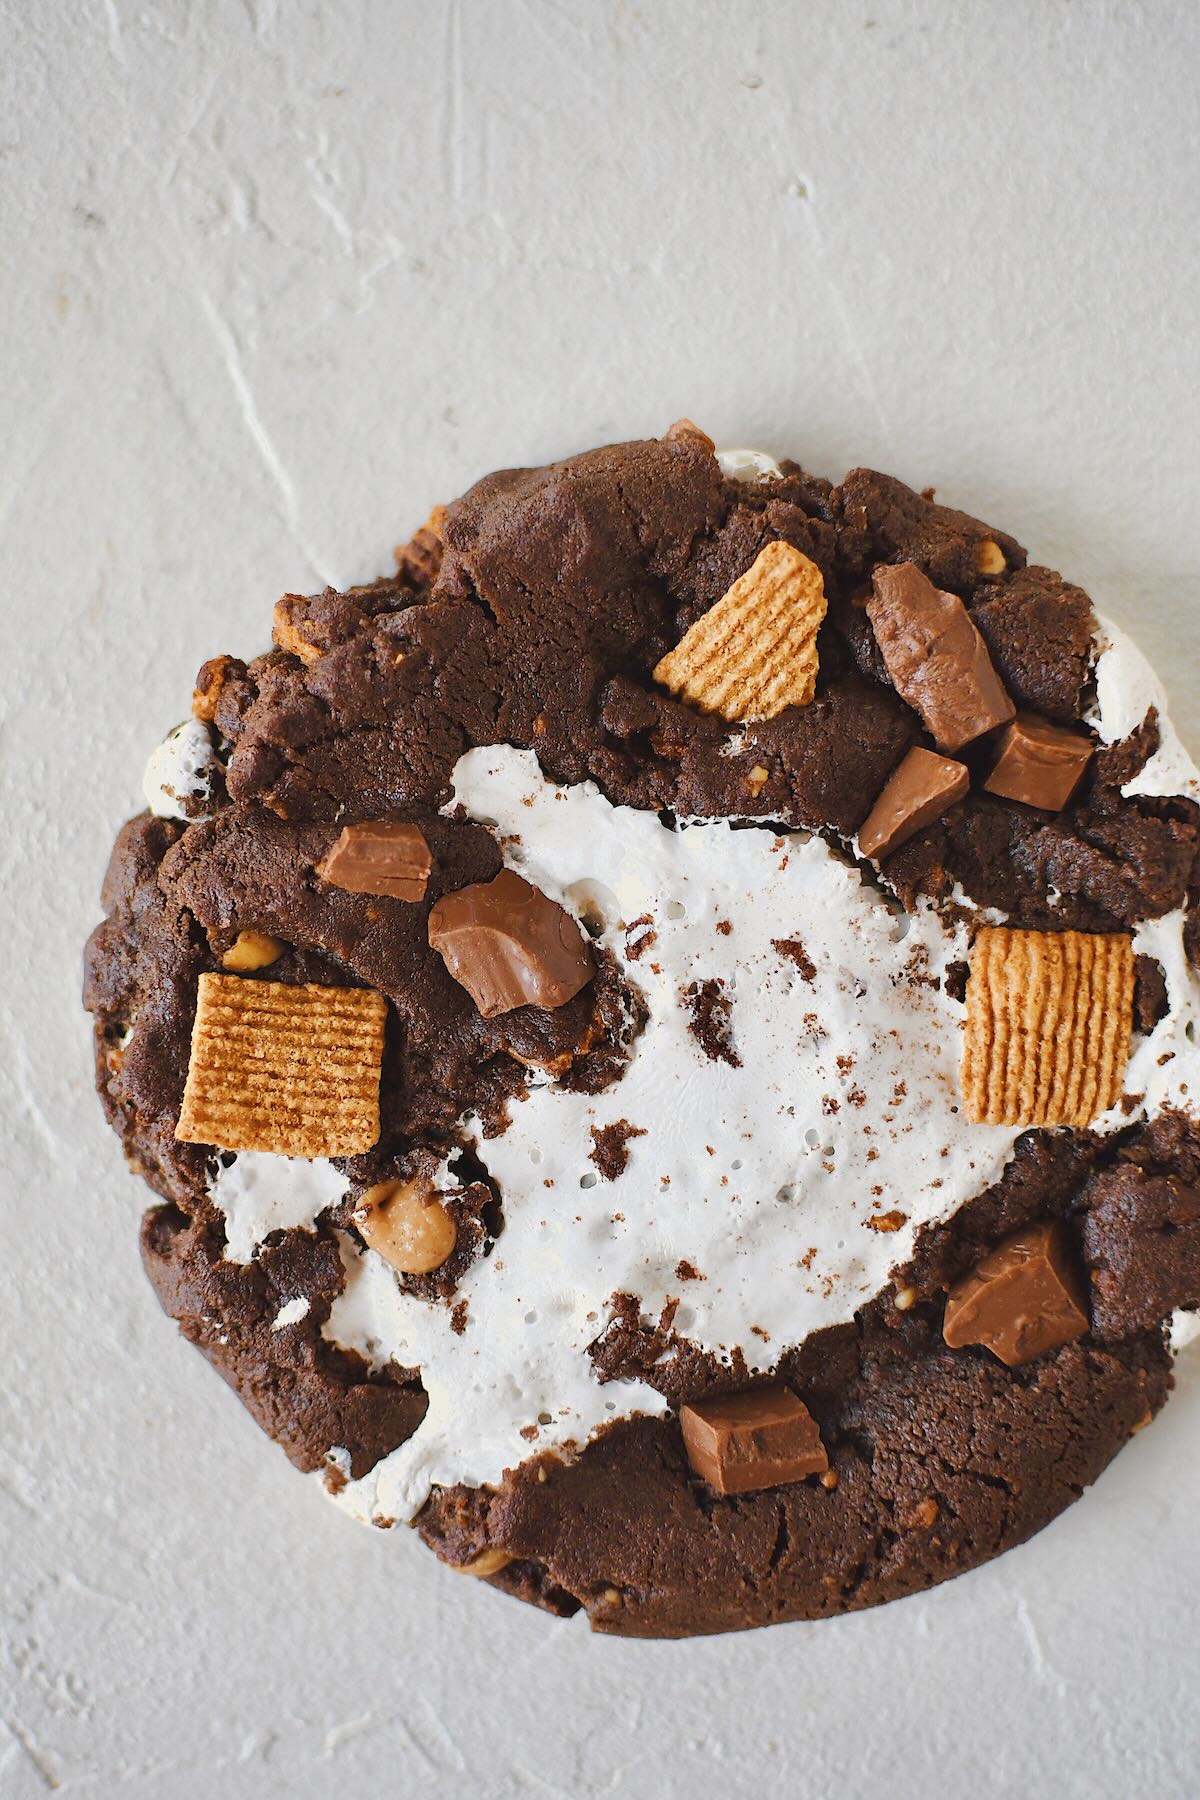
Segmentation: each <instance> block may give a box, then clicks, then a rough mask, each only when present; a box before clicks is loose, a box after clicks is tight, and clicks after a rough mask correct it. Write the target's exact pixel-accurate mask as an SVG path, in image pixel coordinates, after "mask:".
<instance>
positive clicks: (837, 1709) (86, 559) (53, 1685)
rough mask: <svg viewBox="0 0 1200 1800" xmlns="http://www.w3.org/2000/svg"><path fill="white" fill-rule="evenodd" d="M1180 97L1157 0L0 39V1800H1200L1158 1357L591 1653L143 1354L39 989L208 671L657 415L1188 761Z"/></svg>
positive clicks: (115, 1185) (200, 15)
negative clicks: (1000, 1461)
mask: <svg viewBox="0 0 1200 1800" xmlns="http://www.w3.org/2000/svg"><path fill="white" fill-rule="evenodd" d="M1198 61H1200V9H1197V8H1196V7H1194V6H1193V5H1191V4H1190V3H1189V0H1177V3H1176V4H1167V3H1165V0H1164V3H1161V4H1152V3H1148V4H1144V5H1137V4H1132V3H1129V4H1120V5H1118V4H1101V3H1099V0H1007V3H1005V0H997V3H994V4H992V3H985V0H979V3H978V4H975V5H970V4H961V5H953V4H945V3H943V4H921V3H920V0H835V3H833V4H830V3H829V0H821V3H820V4H816V3H814V0H803V3H796V4H782V3H781V4H752V3H750V0H742V3H741V4H739V5H737V6H736V7H735V6H732V5H729V4H727V3H726V0H711V3H702V0H697V3H694V4H684V3H675V0H643V3H642V4H621V3H615V0H614V3H612V4H604V3H598V0H574V3H572V0H561V3H555V0H526V3H525V4H514V3H510V0H490V3H487V0H462V3H460V4H438V3H437V0H425V3H422V0H404V3H400V0H395V3H390V4H389V3H388V0H374V3H372V0H351V3H345V4H335V0H328V4H324V5H322V4H316V3H313V0H309V3H307V4H303V3H292V0H240V3H239V0H90V3H87V0H0V228H2V229H0V258H2V263H0V266H2V268H3V285H2V287H0V339H2V356H0V421H2V427H3V428H2V429H0V548H2V554H3V562H2V576H0V593H2V595H3V599H2V602H0V605H2V617H3V626H4V630H3V635H2V639H0V758H2V778H3V793H2V795H0V821H2V830H0V878H2V881H3V886H4V908H3V917H2V926H3V929H2V931H0V945H2V954H3V975H2V977H0V1103H2V1107H3V1135H2V1138H0V1170H2V1171H3V1174H2V1177H0V1185H2V1189H3V1213H2V1215H0V1793H2V1794H3V1795H4V1796H5V1800H8V1796H17V1797H19V1800H25V1797H26V1796H34V1797H36V1796H40V1795H42V1794H43V1793H44V1792H52V1791H59V1792H63V1793H68V1794H74V1793H79V1794H82V1795H129V1796H160V1795H161V1796H165V1797H167V1800H191V1797H193V1796H195V1797H197V1800H213V1797H217V1800H223V1797H224V1796H253V1797H254V1800H261V1797H264V1796H275V1795H280V1796H282V1795H288V1796H301V1797H303V1796H309V1795H318V1794H319V1795H327V1794H336V1793H340V1792H346V1793H354V1794H368V1795H369V1794H371V1793H372V1792H380V1793H383V1794H387V1795H389V1796H390V1795H401V1796H404V1795H410V1794H411V1795H417V1794H419V1795H421V1796H423V1797H426V1796H427V1797H428V1800H458V1797H459V1796H474V1795H478V1796H483V1797H486V1800H491V1797H493V1796H494V1797H496V1800H502V1797H507V1796H524V1795H532V1796H543V1795H547V1796H571V1797H572V1800H574V1797H576V1796H583V1797H590V1796H596V1795H606V1794H614V1795H632V1796H637V1797H641V1796H645V1797H647V1800H675V1797H679V1800H684V1797H686V1800H692V1797H693V1796H696V1795H703V1796H706V1797H707V1796H712V1797H713V1800H725V1797H726V1796H746V1797H747V1800H749V1797H751V1796H754V1797H755V1800H757V1797H758V1796H763V1795H767V1796H771V1795H781V1796H783V1795H786V1796H797V1795H798V1796H824V1795H831V1796H839V1797H840V1796H857V1795H867V1794H872V1795H874V1794H885V1795H889V1796H901V1797H907V1796H909V1795H917V1794H920V1793H924V1792H926V1791H934V1792H944V1793H947V1794H953V1795H959V1794H986V1795H991V1794H1006V1795H1007V1794H1014V1795H1016V1794H1020V1795H1023V1796H1028V1795H1035V1796H1040V1795H1042V1794H1045V1795H1053V1796H1054V1800H1069V1797H1073V1796H1081V1797H1082V1796H1089V1797H1091V1796H1096V1795H1102V1796H1107V1795H1112V1796H1121V1797H1123V1796H1126V1795H1129V1794H1133V1793H1139V1794H1148V1795H1155V1796H1176V1795H1180V1796H1182V1795H1191V1794H1194V1793H1195V1791H1196V1790H1195V1782H1196V1775H1195V1761H1196V1753H1197V1736H1198V1732H1197V1724H1198V1719H1200V1706H1198V1702H1197V1689H1198V1686H1200V1652H1198V1649H1197V1642H1198V1639H1197V1631H1196V1626H1195V1623H1194V1602H1195V1598H1196V1595H1197V1591H1198V1577H1200V1547H1198V1536H1197V1531H1196V1518H1197V1496H1198V1494H1200V1468H1198V1467H1197V1454H1196V1453H1197V1449H1198V1448H1200V1367H1197V1368H1190V1369H1183V1370H1181V1380H1180V1388H1179V1392H1178V1394H1177V1396H1176V1398H1175V1399H1174V1401H1173V1403H1172V1404H1171V1406H1170V1407H1169V1408H1168V1411H1167V1414H1166V1415H1165V1417H1164V1418H1163V1419H1162V1420H1161V1421H1160V1422H1159V1423H1158V1424H1157V1425H1156V1426H1155V1427H1154V1429H1153V1430H1151V1431H1148V1432H1146V1433H1145V1434H1144V1435H1143V1436H1142V1437H1140V1438H1139V1439H1138V1440H1137V1441H1136V1442H1135V1443H1134V1444H1133V1445H1132V1446H1131V1447H1130V1448H1129V1449H1128V1450H1127V1451H1126V1452H1125V1453H1124V1454H1123V1455H1122V1457H1121V1458H1120V1461H1119V1464H1118V1465H1117V1467H1115V1468H1114V1469H1113V1470H1112V1471H1111V1472H1110V1473H1109V1474H1108V1475H1107V1476H1105V1478H1104V1479H1103V1480H1102V1481H1101V1482H1100V1484H1099V1486H1098V1488H1097V1489H1096V1490H1094V1491H1093V1492H1092V1493H1091V1495H1090V1496H1089V1497H1088V1498H1087V1499H1086V1500H1085V1501H1084V1502H1083V1503H1082V1504H1081V1505H1079V1506H1077V1507H1076V1508H1075V1509H1074V1510H1073V1511H1072V1512H1071V1513H1070V1514H1069V1515H1068V1516H1067V1517H1066V1518H1064V1519H1063V1520H1062V1521H1060V1522H1059V1523H1058V1524H1057V1525H1056V1526H1053V1527H1052V1528H1051V1529H1050V1530H1049V1531H1047V1532H1046V1533H1044V1534H1043V1535H1042V1536H1041V1537H1040V1538H1039V1539H1038V1540H1036V1541H1035V1542H1034V1543H1033V1544H1031V1545H1029V1546H1028V1547H1027V1548H1025V1549H1023V1550H1020V1551H1017V1552H1015V1553H1013V1554H1011V1555H1009V1556H1007V1557H1005V1558H1004V1559H1003V1560H1002V1561H1001V1562H1000V1563H998V1564H994V1565H993V1566H992V1567H990V1568H988V1569H986V1570H984V1571H982V1572H981V1573H979V1574H976V1575H972V1576H969V1577H967V1578H965V1579H963V1580H960V1581H958V1582H955V1583H953V1584H952V1585H951V1586H949V1587H947V1588H944V1589H942V1590H941V1591H940V1592H939V1593H937V1594H935V1595H933V1596H931V1597H929V1598H925V1599H917V1600H911V1601H907V1602H904V1603H901V1604H900V1605H897V1606H894V1607H891V1608H888V1609H886V1610H885V1611H883V1612H879V1613H875V1614H866V1615H863V1616H861V1617H858V1618H853V1619H846V1620H842V1621H838V1622H835V1623H831V1624H825V1625H820V1626H816V1627H805V1626H792V1627H787V1628H783V1629H778V1630H775V1631H773V1632H770V1633H766V1634H762V1633H760V1634H756V1635H751V1636H748V1637H743V1638H740V1639H725V1640H714V1641H709V1642H700V1643H694V1644H689V1645H683V1646H672V1645H659V1644H622V1643H618V1642H615V1641H611V1640H605V1639H600V1638H597V1639H594V1640H593V1639H590V1638H589V1636H588V1634H587V1632H586V1630H585V1629H583V1628H582V1627H581V1626H579V1625H560V1624H555V1623H554V1622H553V1621H551V1620H548V1619H546V1618H543V1617H542V1616H540V1615H538V1614H537V1613H534V1612H532V1611H527V1610H524V1609H522V1608H521V1607H519V1606H517V1605H516V1604H514V1603H513V1602H511V1601H506V1600H504V1599H502V1598H501V1597H499V1596H497V1595H495V1594H493V1593H492V1592H491V1591H489V1590H488V1589H486V1588H484V1587H480V1586H478V1585H477V1584H475V1583H472V1582H470V1581H465V1580H460V1579H457V1578H455V1577H454V1576H453V1575H450V1574H447V1573H444V1572H442V1571H440V1570H439V1569H438V1567H437V1565H436V1564H435V1563H434V1562H433V1560H432V1559H430V1558H429V1557H427V1556H426V1555H424V1554H423V1553H422V1552H421V1550H420V1549H419V1547H418V1546H417V1545H416V1544H415V1543H412V1542H410V1541H408V1540H407V1539H406V1538H404V1537H403V1536H400V1535H394V1536H389V1537H385V1536H384V1535H383V1534H373V1533H370V1532H368V1531H364V1530H359V1529H356V1528H355V1527H353V1526H352V1525H351V1524H349V1523H348V1522H347V1521H346V1520H344V1519H343V1518H341V1517H340V1516H338V1515H337V1514H336V1513H335V1512H334V1511H333V1510H332V1508H329V1507H327V1506H326V1505H325V1504H324V1503H323V1501H322V1500H321V1498H320V1495H319V1493H318V1492H317V1491H316V1489H315V1488H314V1487H313V1486H312V1485H310V1484H309V1483H306V1482H304V1481H301V1480H300V1479H299V1478H298V1477H296V1476H295V1475H294V1474H293V1473H292V1472H291V1470H290V1469H289V1468H288V1466H287V1464H286V1463H285V1461H284V1459H283V1457H282V1456H281V1455H280V1453H279V1452H278V1451H276V1450H274V1449H273V1448H272V1447H271V1446H270V1445H268V1444H267V1442H266V1441H265V1440H264V1439H262V1438H260V1437H259V1435H258V1433H257V1431H256V1430H255V1428H254V1426H253V1425H252V1424H251V1422H250V1420H249V1418H248V1417H247V1416H246V1415H244V1414H243V1413H242V1411H241V1410H240V1408H239V1406H238V1405H237V1403H236V1402H235V1401H234V1400H233V1399H232V1397H231V1396H229V1395H228V1394H227V1393H226V1391H225V1390H224V1388H223V1387H222V1386H221V1384H220V1383H219V1382H218V1381H217V1380H216V1379H215V1378H214V1377H213V1376H212V1375H211V1374H210V1373H209V1371H208V1370H207V1369H206V1367H205V1366H204V1364H203V1363H202V1361H201V1359H200V1358H199V1357H198V1356H197V1355H196V1354H195V1352H194V1351H192V1350H191V1349H189V1348H188V1347H187V1346H186V1345H185V1344H183V1342H182V1341H181V1340H178V1339H177V1338H176V1336H175V1334H174V1332H173V1330H172V1328H171V1327H170V1326H169V1325H168V1324H167V1323H166V1321H165V1320H164V1319H163V1318H162V1317H161V1316H160V1315H159V1313H158V1310H157V1307H156V1305H155V1302H154V1300H153V1298H152V1296H151V1294H150V1291H149V1289H148V1288H147V1287H146V1286H145V1284H144V1282H143V1279H142V1276H141V1273H140V1270H139V1266H138V1261H137V1252H136V1245H135V1226H136V1220H137V1216H138V1213H139V1210H140V1207H141V1204H142V1200H143V1198H144V1195H143V1192H142V1190H141V1189H140V1188H139V1187H138V1186H137V1185H136V1184H135V1183H134V1181H133V1180H132V1178H131V1177H129V1176H127V1175H126V1173H125V1171H124V1169H123V1167H122V1164H121V1158H120V1155H119V1153H118V1151H117V1148H116V1145H115V1143H114V1142H113V1141H112V1140H111V1139H110V1138H108V1137H107V1135H106V1133H105V1132H104V1130H103V1129H102V1126H101V1123H100V1116H99V1109H98V1107H97V1105H96V1102H95V1100H94V1097H93V1095H92V1093H91V1078H90V1073H89V1067H88V1062H89V1051H88V1040H87V1031H86V1028H85V1024H84V1021H83V1019H82V1017H81V1016H80V1014H79V1012H78V1010H77V1002H76V993H77V986H78V962H79V949H80V945H81V942H82V939H83V937H84V935H85V934H86V932H87V930H88V929H89V928H90V926H91V924H92V923H93V922H94V921H95V919H96V917H97V907H96V891H97V888H98V884H99V880H100V875H101V872H102V869H103V866H104V861H105V857H106V854H107V849H108V844H109V841H110V838H111V836H112V833H113V830H114V828H115V826H116V825H117V824H118V823H119V822H120V820H121V819H122V818H124V817H125V815H126V813H127V812H129V811H131V810H133V808H134V806H135V805H136V803H137V787H136V783H137V778H138V775H139V773H140V769H141V764H142V760H143V757H144V754H145V752H146V751H147V749H148V748H149V746H150V745H151V744H152V743H153V742H155V741H156V740H157V738H158V737H159V735H160V734H161V732H162V731H163V730H164V729H165V728H166V727H167V726H169V725H171V724H173V723H174V722H175V721H176V720H177V719H178V718H179V717H181V716H182V715H183V713H184V712H185V711H186V707H187V696H188V693H189V690H190V686H191V679H192V675H193V673H194V671H195V669H196V666H197V665H198V663H199V662H200V661H201V660H202V658H203V657H205V656H207V655H209V654H211V653H215V652H217V651H221V650H241V651H245V652H247V653H249V652H251V651H253V650H254V649H256V648H257V647H260V646H261V645H262V643H263V642H264V640H265V636H266V631H267V617H268V608H269V606H270V603H271V601H272V600H273V599H274V597H275V596H276V595H277V594H278V593H280V592H282V591H283V590H284V589H287V588H311V587H313V586H315V585H318V584H320V583H321V582H323V581H324V580H326V579H329V580H336V581H346V580H351V579H354V578H357V577H363V576H368V575H371V574H373V573H375V572H377V571H378V570H380V569H382V568H383V567H384V566H385V565H386V563H387V560H388V552H389V549H390V546H391V545H392V543H393V542H394V541H395V540H396V539H397V538H398V537H399V536H401V535H403V534H405V533H406V532H407V530H408V528H410V527H412V526H415V525H416V524H418V523H419V522H420V521H421V519H422V518H423V517H424V516H425V513H426V511H427V510H428V508H429V506H430V504H431V503H432V502H434V501H437V500H440V499H443V498H445V497H447V496H449V495H450V494H452V493H454V492H457V491H458V490H460V489H461V488H462V487H463V486H464V485H465V484H466V483H467V482H469V481H470V480H472V479H473V478H474V477H475V476H477V475H478V474H480V473H482V472H483V471H484V470H485V469H487V468H489V467H491V466H493V465H494V464H496V463H516V462H522V461H536V460H540V459H543V458H546V457H550V456H555V455H559V454H562V453H564V452H567V451H570V450H573V449H577V448H582V447H584V446H586V445H588V444H590V443H593V442H596V441H602V440H605V439H608V438H611V437H616V436H627V435H634V434H638V433H652V432H658V431H660V430H661V429H663V428H665V426H666V425H667V424H668V423H669V422H670V421H671V420H672V419H673V418H675V417H676V416H677V415H678V414H680V413H688V414H691V415H692V416H693V417H694V418H696V419H697V420H698V421H699V422H700V423H701V424H702V425H703V426H704V427H705V428H706V429H707V430H708V431H709V432H711V433H712V434H713V435H715V436H716V437H718V438H720V439H723V440H724V441H726V442H748V443H761V444H763V445H764V446H767V447H770V448H772V449H775V450H777V451H780V452H785V451H791V452H794V453H795V454H797V455H799V456H801V457H802V458H803V459H804V460H806V461H807V462H808V463H809V464H810V465H811V466H812V467H814V468H816V469H819V470H822V471H824V472H826V473H828V474H830V475H835V476H836V475H837V474H839V473H841V472H842V470H843V469H844V468H845V467H846V466H848V465H849V464H850V463H852V462H855V461H864V462H871V463H875V464H877V465H880V466H882V467H884V468H888V469H892V470H894V471H895V472H896V473H898V474H900V475H903V476H905V477H908V478H909V479H911V480H913V481H915V482H917V483H918V484H923V483H926V482H935V483H936V484H937V485H938V487H939V489H940V490H941V492H942V494H943V496H944V497H945V498H947V499H949V500H951V501H953V502H956V503H960V504H962V505H964V506H966V507H968V508H978V509H979V510H981V511H982V512H983V513H984V515H985V516H987V517H993V518H995V519H996V520H997V522H999V523H1001V524H1003V525H1006V526H1008V527H1009V528H1010V529H1012V530H1013V531H1015V532H1016V533H1017V534H1018V535H1019V536H1021V537H1022V538H1023V539H1024V541H1025V542H1026V543H1027V544H1028V545H1029V546H1030V548H1031V549H1032V550H1033V552H1034V553H1035V554H1036V555H1037V556H1038V557H1040V558H1042V559H1044V560H1047V561H1049V562H1051V563H1055V564H1058V565H1059V566H1061V567H1062V568H1063V569H1064V570H1066V571H1067V572H1068V573H1069V574H1070V575H1072V576H1073V577H1075V578H1076V579H1078V580H1080V581H1082V582H1083V583H1084V584H1085V585H1086V586H1088V587H1090V588H1091V589H1092V590H1093V591H1094V593H1095V594H1096V595H1097V596H1098V597H1099V598H1100V600H1101V602H1102V603H1105V604H1107V605H1108V607H1109V608H1110V609H1111V610H1112V611H1113V612H1115V614H1116V615H1117V617H1118V618H1119V619H1121V620H1122V621H1123V622H1125V623H1127V624H1130V625H1132V626H1133V627H1134V629H1135V631H1136V632H1137V634H1138V636H1139V637H1140V639H1141V641H1142V642H1143V644H1144V645H1145V647H1146V648H1147V649H1148V650H1149V651H1150V652H1151V654H1152V655H1153V656H1155V657H1156V658H1157V659H1158V660H1159V662H1160V664H1161V665H1162V667H1163V670H1164V673H1165V675H1166V679H1167V683H1168V687H1169V688H1170V690H1171V692H1172V695H1173V697H1174V701H1175V703H1176V706H1177V708H1178V711H1179V714H1180V716H1181V719H1182V723H1183V726H1184V729H1185V735H1188V736H1189V737H1190V740H1191V745H1192V748H1193V750H1195V749H1196V748H1197V746H1198V745H1200V702H1198V701H1197V700H1196V699H1195V698H1194V682H1195V674H1196V667H1197V662H1196V655H1197V648H1198V646H1200V623H1198V622H1197V619H1196V616H1195V612H1194V596H1195V595H1196V593H1197V592H1198V591H1200V582H1198V574H1200V550H1198V548H1197V546H1198V544H1200V491H1198V489H1200V476H1198V471H1200V454H1198V452H1200V432H1198V423H1197V394H1198V393H1200V350H1198V340H1197V316H1198V313H1200V283H1198V279H1197V277H1198V274H1200V258H1198V250H1197V232H1196V206H1197V198H1196V197H1197V183H1198V176H1200V169H1198V167H1197V160H1198V159H1197V141H1198V130H1200V116H1198V106H1197V97H1196V68H1197V64H1198ZM1197 1363H1198V1364H1200V1353H1198V1354H1197Z"/></svg>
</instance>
